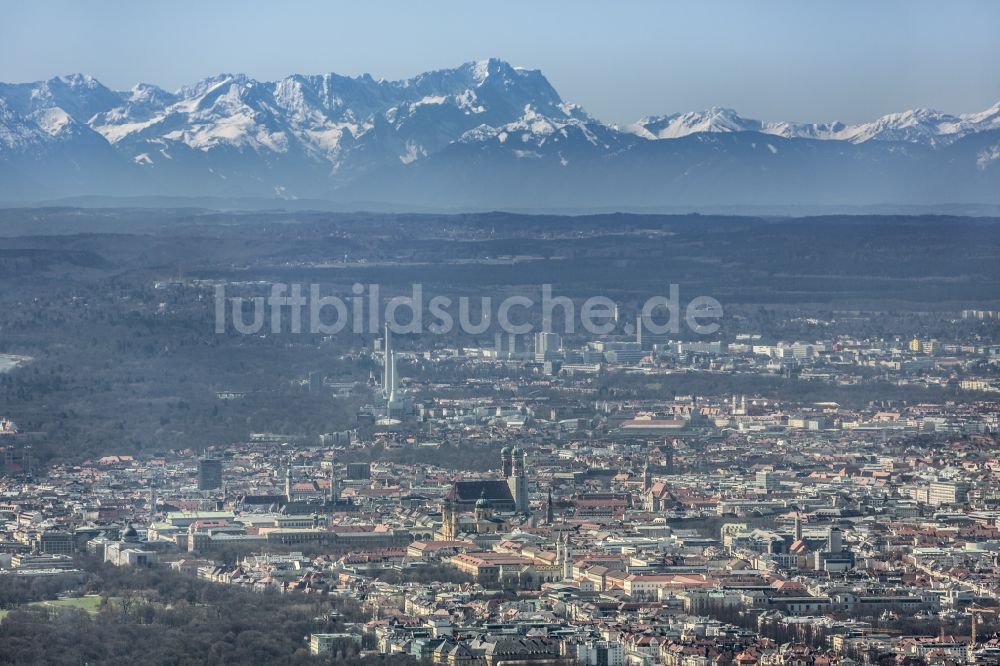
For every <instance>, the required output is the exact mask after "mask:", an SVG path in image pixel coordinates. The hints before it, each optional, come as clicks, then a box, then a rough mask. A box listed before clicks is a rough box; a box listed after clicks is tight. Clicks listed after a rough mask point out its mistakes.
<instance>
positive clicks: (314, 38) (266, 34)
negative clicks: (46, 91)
mask: <svg viewBox="0 0 1000 666" xmlns="http://www.w3.org/2000/svg"><path fill="white" fill-rule="evenodd" d="M2 11H3V14H2V15H3V19H2V22H0V81H29V80H36V79H44V78H48V77H50V76H53V75H56V74H66V73H71V72H84V73H88V74H92V75H94V76H95V77H97V78H98V79H100V80H101V81H102V82H104V83H105V84H106V85H108V86H111V87H114V88H128V87H131V86H132V85H133V84H134V83H136V82H138V81H145V82H149V83H155V84H158V85H161V86H163V87H165V88H168V89H175V88H177V87H178V86H180V85H181V84H184V83H190V82H193V81H196V80H198V79H200V78H204V77H206V76H209V75H212V74H216V73H219V72H244V73H246V74H248V75H250V76H252V77H254V78H258V79H275V78H279V77H281V76H284V75H286V74H290V73H321V72H330V71H333V72H338V73H340V74H349V75H355V74H360V73H364V72H369V73H371V74H372V75H373V76H375V77H384V78H391V79H395V78H405V77H409V76H412V75H414V74H417V73H419V72H422V71H425V70H428V69H436V68H443V67H453V66H455V65H458V64H460V63H462V62H465V61H468V60H476V59H480V58H485V57H488V56H497V57H500V58H503V59H505V60H508V61H510V62H512V63H513V64H515V65H522V66H525V67H531V68H537V69H541V70H542V71H543V72H544V73H545V74H546V75H547V76H548V78H549V80H550V81H551V82H552V84H553V85H554V86H555V87H556V89H557V90H558V91H559V92H560V94H561V95H562V96H563V98H564V99H566V100H568V101H572V102H576V103H579V104H581V105H583V106H584V107H585V108H586V109H587V110H588V111H590V112H591V113H592V114H594V115H596V116H598V117H599V118H601V119H603V120H605V121H618V122H628V121H633V120H636V119H638V118H639V117H641V116H644V115H648V114H658V113H669V112H675V111H688V110H694V109H703V108H707V107H710V106H730V107H733V108H736V109H738V110H739V111H740V112H741V113H742V114H743V115H747V116H752V117H758V118H763V119H782V120H844V121H857V120H864V119H870V118H873V117H875V116H877V115H880V114H883V113H888V112H893V111H899V110H903V109H907V108H913V107H932V108H937V109H940V110H945V111H952V112H965V111H978V110H981V109H984V108H986V107H988V106H990V105H992V104H993V103H995V102H997V101H1000V2H995V1H990V0H983V1H972V0H969V1H960V0H955V1H949V2H940V1H938V2H925V1H923V0H894V1H888V0H887V1H878V0H857V1H841V2H817V1H813V0H773V1H772V0H755V1H753V2H751V1H750V0H734V1H731V2H706V1H704V0H686V1H685V2H666V1H662V2H651V1H650V2H646V1H636V2H624V1H618V2H600V3H599V2H587V1H585V0H576V1H575V2H565V1H561V0H560V1H556V0H535V1H534V2H521V1H517V0H493V1H491V2H482V3H479V2H471V1H468V0H467V1H465V2H433V1H430V0H427V1H417V0H410V1H408V2H368V1H359V0H353V1H352V2H350V3H337V2H262V1H261V2H257V1H250V0H242V1H239V2H236V1H229V0H200V1H198V2H191V1H186V0H171V1H170V2H158V3H155V4H154V3H152V2H136V1H134V0H133V1H130V2H124V1H114V2H110V1H109V2H98V1H90V2H87V1H83V0H73V1H70V0H65V1H47V2H37V3H36V2H17V3H14V2H4V3H3V8H2Z"/></svg>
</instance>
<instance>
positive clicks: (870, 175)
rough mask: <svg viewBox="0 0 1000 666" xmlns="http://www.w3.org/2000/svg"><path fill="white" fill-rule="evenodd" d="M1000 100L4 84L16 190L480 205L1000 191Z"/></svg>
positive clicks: (414, 84) (363, 81)
mask: <svg viewBox="0 0 1000 666" xmlns="http://www.w3.org/2000/svg"><path fill="white" fill-rule="evenodd" d="M998 165H1000V103H998V104H996V105H994V106H993V107H991V108H990V109H987V110H985V111H982V112H980V113H970V114H964V115H957V116H954V115H949V114H945V113H939V112H936V111H929V110H925V109H917V110H913V111H906V112H902V113H898V114H891V115H887V116H883V117H882V118H879V119H877V120H875V121H872V122H869V123H861V124H856V125H845V124H842V123H812V124H809V123H795V122H764V121H759V120H752V119H748V118H743V117H741V116H739V115H738V114H737V113H736V112H735V111H733V110H731V109H722V108H713V109H710V110H708V111H702V112H690V113H682V114H674V115H667V116H657V117H649V118H644V119H643V120H640V121H639V122H637V123H635V124H633V125H629V126H626V127H617V126H613V125H607V124H604V123H602V122H600V121H599V120H597V119H595V118H593V117H591V116H590V115H588V114H587V113H586V112H585V111H584V110H583V109H581V108H580V107H579V106H576V105H573V104H568V103H566V102H564V101H563V100H562V99H561V98H560V96H559V94H558V93H557V92H556V90H555V89H554V88H553V87H552V85H551V84H550V83H549V82H548V80H547V79H546V78H545V77H544V76H543V75H542V73H541V72H539V71H538V70H530V69H524V68H520V67H513V66H511V65H510V64H508V63H506V62H504V61H502V60H497V59H490V60H484V61H478V62H470V63H466V64H464V65H462V66H460V67H457V68H454V69H446V70H439V71H435V72H428V73H425V74H421V75H419V76H416V77H414V78H412V79H407V80H405V81H385V80H376V79H374V78H372V77H371V76H369V75H363V76H360V77H353V78H352V77H344V76H339V75H337V74H324V75H311V76H303V75H292V76H288V77H286V78H284V79H281V80H279V81H256V80H254V79H251V78H249V77H247V76H244V75H241V74H220V75H218V76H214V77H211V78H207V79H205V80H203V81H199V82H198V83H195V84H193V85H190V86H185V87H183V88H181V89H180V90H177V91H175V92H169V91H166V90H163V89H161V88H158V87H156V86H154V85H149V84H138V85H136V86H135V87H133V88H132V89H131V90H127V91H115V90H111V89H109V88H107V87H105V86H104V85H102V84H101V83H100V82H99V81H97V80H96V79H94V78H92V77H90V76H85V75H79V74H77V75H72V76H64V77H57V78H52V79H49V80H47V81H40V82H35V83H19V84H5V83H0V200H21V201H24V200H30V199H51V198H56V197H63V196H73V195H88V194H100V195H142V194H157V195H175V196H176V195H188V196H204V195H213V196H230V197H231V196H255V197H260V196H264V197H283V198H292V197H310V198H324V199H331V200H341V201H371V202H380V201H381V202H387V203H390V202H391V203H396V204H403V205H405V204H419V205H436V206H442V207H465V206H489V207H493V206H499V207H525V206H535V207H537V206H552V207H559V206H574V207H579V206H619V207H629V206H657V205H665V204H684V205H689V204H690V205H698V204H699V203H705V202H713V203H732V204H739V203H761V202H767V203H775V202H779V201H780V202H787V203H800V202H801V203H829V202H841V203H885V202H897V203H921V202H934V203H938V202H963V201H969V202H973V201H974V202H997V201H1000V180H998V179H1000V166H998Z"/></svg>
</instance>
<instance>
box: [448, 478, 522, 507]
mask: <svg viewBox="0 0 1000 666" xmlns="http://www.w3.org/2000/svg"><path fill="white" fill-rule="evenodd" d="M480 497H485V498H486V499H487V500H489V502H490V504H492V505H493V506H496V505H497V503H498V502H499V503H501V504H509V503H513V502H514V496H513V495H511V494H510V487H509V486H508V485H507V482H506V481H502V480H499V479H486V480H478V481H456V482H455V483H454V484H453V485H452V487H451V493H450V494H449V495H448V499H450V500H452V501H453V502H461V503H463V504H465V503H469V504H475V503H476V502H477V501H478V500H479V498H480Z"/></svg>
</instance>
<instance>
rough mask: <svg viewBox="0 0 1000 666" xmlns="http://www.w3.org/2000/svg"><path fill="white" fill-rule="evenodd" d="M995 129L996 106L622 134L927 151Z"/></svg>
mask: <svg viewBox="0 0 1000 666" xmlns="http://www.w3.org/2000/svg"><path fill="white" fill-rule="evenodd" d="M996 129H1000V102H997V103H996V104H994V105H993V106H992V107H990V108H989V109H987V110H985V111H981V112H979V113H966V114H962V115H958V116H953V115H950V114H947V113H941V112H939V111H932V110H930V109H913V110H912V111H904V112H902V113H891V114H889V115H885V116H882V117H881V118H878V119H877V120H873V121H872V122H868V123H859V124H856V125H845V124H844V123H837V122H834V123H795V122H785V121H781V122H766V121H761V120H753V119H750V118H743V117H742V116H740V115H739V114H738V113H736V111H734V110H732V109H724V108H720V107H714V108H711V109H709V110H707V111H692V112H688V113H675V114H673V115H669V116H651V117H649V118H643V119H642V120H640V121H639V122H637V123H635V124H634V125H629V126H627V127H626V128H625V130H626V131H630V132H633V133H634V134H636V135H638V136H641V137H643V138H645V139H676V138H679V137H682V136H687V135H689V134H696V133H698V132H760V133H762V134H773V135H775V136H781V137H785V138H786V139H827V140H833V141H850V142H851V143H863V142H865V141H902V142H908V143H918V144H923V145H928V146H941V145H947V144H949V143H952V142H954V141H956V140H958V139H961V138H962V137H963V136H966V135H968V134H975V133H977V132H986V131H990V130H996Z"/></svg>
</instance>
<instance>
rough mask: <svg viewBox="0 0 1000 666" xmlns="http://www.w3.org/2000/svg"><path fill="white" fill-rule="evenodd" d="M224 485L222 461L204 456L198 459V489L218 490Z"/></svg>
mask: <svg viewBox="0 0 1000 666" xmlns="http://www.w3.org/2000/svg"><path fill="white" fill-rule="evenodd" d="M221 487H222V461H221V460H219V459H218V458H202V459H201V460H199V461H198V490H217V489H219V488H221Z"/></svg>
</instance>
